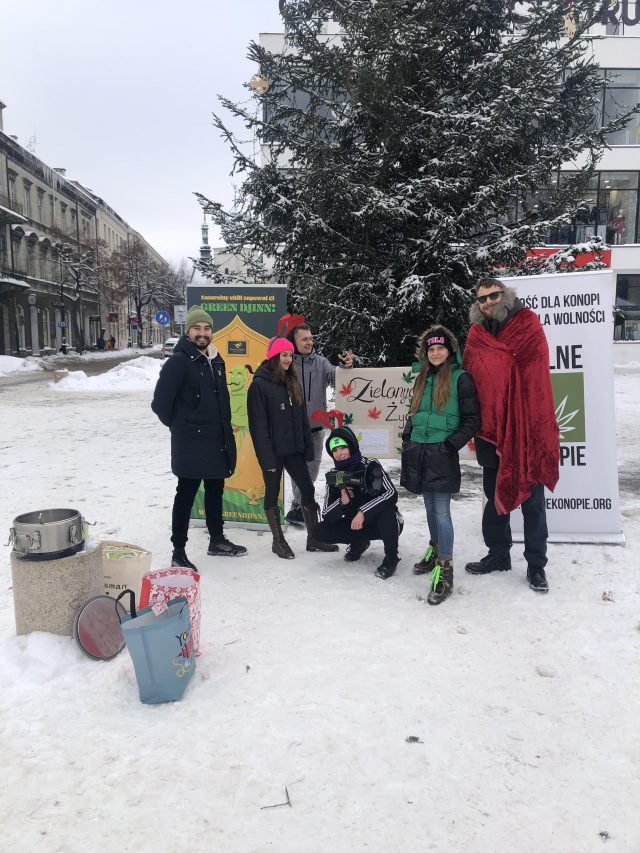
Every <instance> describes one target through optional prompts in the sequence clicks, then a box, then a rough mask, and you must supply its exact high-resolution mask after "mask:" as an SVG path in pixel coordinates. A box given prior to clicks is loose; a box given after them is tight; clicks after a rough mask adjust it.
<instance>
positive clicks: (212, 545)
mask: <svg viewBox="0 0 640 853" xmlns="http://www.w3.org/2000/svg"><path fill="white" fill-rule="evenodd" d="M246 553H247V549H246V548H245V547H244V545H234V544H233V542H229V540H228V539H227V537H226V536H217V537H216V538H215V539H213V538H211V539H209V547H208V548H207V554H208V555H209V556H210V557H241V556H242V555H243V554H246Z"/></svg>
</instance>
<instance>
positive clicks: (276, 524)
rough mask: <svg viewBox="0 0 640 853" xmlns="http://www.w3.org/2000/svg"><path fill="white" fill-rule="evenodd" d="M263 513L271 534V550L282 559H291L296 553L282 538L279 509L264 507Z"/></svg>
mask: <svg viewBox="0 0 640 853" xmlns="http://www.w3.org/2000/svg"><path fill="white" fill-rule="evenodd" d="M264 514H265V515H266V516H267V521H268V522H269V527H270V528H271V533H272V534H273V545H272V546H271V550H272V551H273V553H274V554H277V555H278V557H282V559H283V560H293V559H294V558H295V556H296V555H295V554H294V553H293V551H292V550H291V548H290V547H289V545H288V544H287V540H286V539H285V538H284V534H283V532H282V528H281V527H280V510H279V509H278V507H277V506H273V507H271V509H265V511H264Z"/></svg>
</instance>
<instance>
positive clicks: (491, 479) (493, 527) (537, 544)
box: [482, 468, 549, 569]
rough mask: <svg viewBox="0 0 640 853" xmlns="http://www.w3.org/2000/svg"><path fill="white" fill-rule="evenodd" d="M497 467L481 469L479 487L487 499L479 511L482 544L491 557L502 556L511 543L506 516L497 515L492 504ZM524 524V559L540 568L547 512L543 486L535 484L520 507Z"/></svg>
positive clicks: (544, 552)
mask: <svg viewBox="0 0 640 853" xmlns="http://www.w3.org/2000/svg"><path fill="white" fill-rule="evenodd" d="M497 477H498V469H497V468H483V469H482V486H483V488H484V494H485V497H486V499H487V502H486V503H485V505H484V512H483V514H482V535H483V536H484V544H485V545H486V546H487V548H488V549H489V554H490V555H491V556H492V557H506V556H507V554H508V553H509V550H510V548H511V545H512V544H513V542H512V539H511V524H510V518H511V517H510V515H498V513H497V512H496V507H495V503H494V498H495V494H496V479H497ZM520 509H521V510H522V518H523V522H524V524H523V527H524V558H525V560H526V561H527V565H528V566H529V568H531V569H544V567H545V566H546V565H547V537H548V535H549V534H548V531H547V513H546V509H545V504H544V486H543V485H542V483H538V484H537V485H536V486H534V487H533V490H532V492H531V494H530V495H529V497H528V498H527V499H526V501H524V502H523V503H522V505H521V506H520Z"/></svg>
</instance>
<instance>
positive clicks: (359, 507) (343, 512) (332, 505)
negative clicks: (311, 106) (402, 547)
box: [322, 433, 398, 525]
mask: <svg viewBox="0 0 640 853" xmlns="http://www.w3.org/2000/svg"><path fill="white" fill-rule="evenodd" d="M332 435H333V433H332ZM367 463H369V464H371V465H377V467H378V468H379V469H380V471H381V472H382V491H381V492H380V494H379V495H368V494H366V493H365V492H363V491H362V489H357V488H355V489H353V497H352V498H351V501H350V502H349V503H348V504H343V503H342V501H341V500H340V494H341V492H342V489H340V488H338V486H329V485H328V484H327V487H326V491H325V495H324V506H323V507H322V520H323V521H328V522H329V523H330V524H335V523H336V522H338V521H340V519H341V518H354V517H355V516H356V515H357V513H358V512H362V514H363V515H364V523H365V525H366V524H367V522H369V523H370V522H372V521H373V519H374V518H375V517H376V516H377V515H379V514H380V513H381V512H382V511H383V510H384V509H386V508H387V507H391V506H396V504H397V503H398V493H397V491H396V487H395V486H394V485H393V483H392V482H391V480H390V478H389V475H388V474H387V472H386V471H385V470H384V468H383V467H382V465H381V464H380V463H379V462H378V460H377V459H367V458H366V457H365V456H363V457H362V461H361V462H360V464H359V465H358V466H356V468H355V469H353V472H354V473H355V472H357V471H361V470H363V469H364V466H365V465H366V464H367Z"/></svg>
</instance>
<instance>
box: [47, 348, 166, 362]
mask: <svg viewBox="0 0 640 853" xmlns="http://www.w3.org/2000/svg"><path fill="white" fill-rule="evenodd" d="M160 346H161V345H160V344H158V345H156V346H154V347H152V350H154V351H156V352H157V351H158V350H159V349H160ZM149 351H150V348H149V347H145V348H143V349H140V348H139V347H125V348H124V349H114V350H102V351H97V352H83V353H82V355H79V354H78V353H77V352H74V351H72V350H69V351H68V352H67V354H66V355H63V354H62V353H56V354H55V355H43V356H39V357H38V359H37V362H38V364H41V365H42V366H43V367H49V368H51V366H52V365H53V366H56V365H58V364H60V365H63V366H65V365H67V364H69V363H72V364H83V363H86V362H87V361H110V360H112V359H121V358H123V357H124V358H127V357H129V356H131V355H146V354H147V353H148V352H149Z"/></svg>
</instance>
